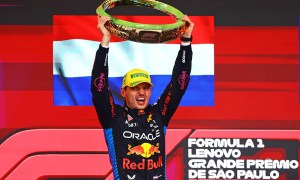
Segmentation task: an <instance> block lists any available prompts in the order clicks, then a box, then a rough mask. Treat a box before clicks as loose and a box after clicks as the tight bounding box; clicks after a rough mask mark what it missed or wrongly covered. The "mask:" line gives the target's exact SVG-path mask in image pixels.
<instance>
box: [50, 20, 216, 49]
mask: <svg viewBox="0 0 300 180" xmlns="http://www.w3.org/2000/svg"><path fill="white" fill-rule="evenodd" d="M116 18H119V19H124V20H126V21H131V22H139V23H145V24H169V23H174V21H171V20H170V17H169V16H116ZM190 19H191V20H192V21H193V22H194V24H196V26H195V28H194V34H195V35H194V37H193V42H194V43H199V44H202V43H213V42H214V38H213V37H214V17H213V16H191V17H190ZM96 27H97V16H66V15H65V16H62V15H56V16H54V17H53V38H54V40H55V41H59V40H67V39H87V40H94V41H100V40H101V38H102V36H101V33H100V31H99V30H98V29H97V28H96ZM196 34H197V35H196ZM118 41H123V40H122V39H119V38H117V37H115V36H112V38H111V42H118ZM169 43H179V40H176V41H171V42H169Z"/></svg>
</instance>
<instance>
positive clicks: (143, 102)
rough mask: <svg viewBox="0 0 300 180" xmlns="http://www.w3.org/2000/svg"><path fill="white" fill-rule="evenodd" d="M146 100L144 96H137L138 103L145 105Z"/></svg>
mask: <svg viewBox="0 0 300 180" xmlns="http://www.w3.org/2000/svg"><path fill="white" fill-rule="evenodd" d="M145 101H146V99H145V98H144V97H139V98H136V102H137V103H138V105H144V104H145Z"/></svg>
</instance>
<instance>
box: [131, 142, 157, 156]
mask: <svg viewBox="0 0 300 180" xmlns="http://www.w3.org/2000/svg"><path fill="white" fill-rule="evenodd" d="M154 153H160V151H159V143H157V144H156V146H154V145H152V144H150V143H143V144H141V145H138V146H134V147H131V145H130V144H128V153H127V155H131V154H136V155H139V156H142V157H145V158H149V157H150V156H152V155H154Z"/></svg>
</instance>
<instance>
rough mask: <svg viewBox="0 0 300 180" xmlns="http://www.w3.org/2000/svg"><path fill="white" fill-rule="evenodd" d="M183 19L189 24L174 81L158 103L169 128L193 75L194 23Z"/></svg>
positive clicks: (184, 34) (184, 35)
mask: <svg viewBox="0 0 300 180" xmlns="http://www.w3.org/2000/svg"><path fill="white" fill-rule="evenodd" d="M182 19H183V20H184V21H186V23H187V24H186V29H185V32H184V33H183V35H182V37H181V46H180V50H179V52H178V55H177V58H176V61H175V65H174V68H173V72H172V79H171V81H170V83H169V84H168V85H167V87H166V89H165V90H164V92H163V94H162V95H161V97H160V99H159V100H158V103H157V104H158V106H159V109H160V110H161V113H162V115H163V117H164V124H165V126H168V124H169V121H170V119H171V117H172V116H173V114H174V113H175V111H176V109H177V107H178V106H179V103H180V101H181V98H182V96H183V95H184V93H185V91H186V89H187V86H188V82H189V79H190V73H191V66H192V65H191V64H192V55H193V52H192V48H191V38H192V32H193V28H194V23H193V22H192V21H191V20H190V19H189V18H188V16H186V15H185V16H184V17H183V18H182Z"/></svg>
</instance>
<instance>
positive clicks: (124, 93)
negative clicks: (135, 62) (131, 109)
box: [121, 87, 126, 98]
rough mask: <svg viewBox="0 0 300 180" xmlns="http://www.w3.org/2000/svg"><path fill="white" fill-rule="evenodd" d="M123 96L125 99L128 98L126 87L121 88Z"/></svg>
mask: <svg viewBox="0 0 300 180" xmlns="http://www.w3.org/2000/svg"><path fill="white" fill-rule="evenodd" d="M121 96H122V97H123V98H125V97H126V92H125V87H124V88H121Z"/></svg>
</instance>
